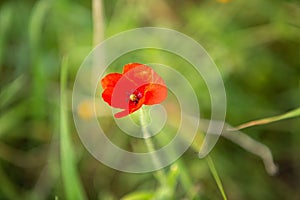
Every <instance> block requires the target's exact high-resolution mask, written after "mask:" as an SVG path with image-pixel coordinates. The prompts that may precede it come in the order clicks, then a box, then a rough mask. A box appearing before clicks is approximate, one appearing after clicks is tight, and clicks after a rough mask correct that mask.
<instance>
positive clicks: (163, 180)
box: [140, 107, 167, 185]
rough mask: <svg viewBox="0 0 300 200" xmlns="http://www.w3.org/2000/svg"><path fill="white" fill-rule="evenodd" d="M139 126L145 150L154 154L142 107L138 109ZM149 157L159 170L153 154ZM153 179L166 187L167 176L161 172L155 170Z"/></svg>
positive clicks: (156, 159)
mask: <svg viewBox="0 0 300 200" xmlns="http://www.w3.org/2000/svg"><path fill="white" fill-rule="evenodd" d="M140 124H141V127H142V132H143V136H144V138H145V143H146V146H147V149H148V151H149V153H151V152H154V151H155V148H154V144H153V142H152V140H151V138H150V133H149V131H148V129H147V121H146V114H145V109H144V108H143V107H142V108H141V109H140ZM151 156H152V161H153V163H154V165H155V166H156V167H157V168H159V167H160V166H161V163H160V161H159V159H158V158H157V157H156V156H155V155H154V154H151ZM155 177H156V178H157V179H158V181H159V182H160V183H161V184H162V185H166V183H167V176H166V174H165V173H164V171H163V170H157V171H156V172H155Z"/></svg>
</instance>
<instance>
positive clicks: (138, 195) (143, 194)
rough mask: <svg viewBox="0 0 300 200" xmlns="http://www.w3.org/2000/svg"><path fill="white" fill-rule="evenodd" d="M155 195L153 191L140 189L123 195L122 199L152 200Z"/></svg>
mask: <svg viewBox="0 0 300 200" xmlns="http://www.w3.org/2000/svg"><path fill="white" fill-rule="evenodd" d="M153 196H154V195H153V192H148V191H138V192H134V193H130V194H128V195H126V196H124V197H122V198H121V200H150V199H153Z"/></svg>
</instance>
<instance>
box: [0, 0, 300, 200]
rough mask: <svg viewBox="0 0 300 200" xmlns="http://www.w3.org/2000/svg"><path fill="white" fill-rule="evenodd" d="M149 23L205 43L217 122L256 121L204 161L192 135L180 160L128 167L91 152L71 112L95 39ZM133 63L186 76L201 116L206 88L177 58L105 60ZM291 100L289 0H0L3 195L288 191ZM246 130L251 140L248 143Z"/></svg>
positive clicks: (104, 120)
mask: <svg viewBox="0 0 300 200" xmlns="http://www.w3.org/2000/svg"><path fill="white" fill-rule="evenodd" d="M147 26H151V27H152V26H153V27H165V28H170V29H174V30H177V31H180V32H182V33H184V34H186V35H188V36H190V37H192V38H193V39H194V40H196V41H197V42H198V43H200V44H201V45H202V46H203V47H204V48H205V49H206V50H207V52H208V53H209V55H210V56H211V57H212V59H213V60H214V61H215V63H216V65H217V67H218V69H219V70H220V73H221V75H222V78H223V81H224V84H225V88H226V95H227V114H226V123H228V124H230V125H231V126H238V125H240V124H243V123H245V122H249V121H252V120H259V119H264V120H263V121H255V122H254V123H252V124H246V126H249V127H248V128H245V127H243V126H242V127H240V128H245V129H242V130H241V131H243V132H240V133H237V132H230V131H229V133H228V135H227V136H226V135H224V137H220V140H219V141H218V143H217V145H216V146H215V147H214V149H213V151H212V152H211V154H210V156H209V157H206V158H205V159H199V158H198V156H197V151H198V148H199V145H200V143H201V140H202V139H201V137H197V138H196V139H197V141H195V143H194V145H193V146H192V147H191V148H189V149H188V150H187V151H186V152H185V153H184V155H183V156H182V157H181V158H180V159H179V160H177V161H176V162H174V163H173V164H171V165H170V166H168V167H166V168H164V169H163V170H160V171H158V172H153V173H150V172H149V173H141V174H131V173H125V172H120V171H117V170H115V169H112V168H110V167H108V166H105V165H103V164H102V163H101V162H99V161H98V160H96V159H95V158H94V157H93V156H92V155H91V154H90V153H89V152H88V151H87V150H86V148H85V147H84V146H83V144H82V142H81V141H80V138H79V136H78V134H77V130H76V128H75V125H74V121H73V118H72V108H71V105H72V89H73V85H74V80H75V77H76V73H77V71H78V69H79V67H80V66H81V64H82V62H83V61H84V59H85V58H86V56H87V55H88V54H89V53H90V51H91V50H92V49H93V47H94V46H96V45H97V44H98V43H99V42H101V41H104V40H105V39H107V38H109V37H111V36H114V35H115V34H118V33H120V32H122V31H126V30H130V29H133V28H138V27H147ZM132 42H135V41H132ZM135 60H139V61H143V62H145V63H146V62H157V63H159V62H162V63H164V64H166V65H168V66H173V67H174V69H176V70H178V71H179V72H181V73H182V74H184V75H185V77H187V78H188V79H190V80H191V82H192V85H193V88H194V90H195V91H197V98H198V100H199V102H201V112H202V113H201V116H204V117H209V116H210V102H209V94H208V93H207V91H206V89H205V86H203V83H202V82H201V83H200V82H197V79H194V77H193V76H194V71H193V70H192V69H190V68H184V67H181V64H184V61H182V60H180V59H174V58H173V57H172V56H170V55H168V54H167V53H166V54H160V53H157V52H152V51H144V52H143V51H142V52H140V53H139V52H137V53H135V54H128V55H125V56H123V57H120V58H119V60H118V59H117V60H116V61H115V62H114V63H112V66H111V67H112V68H110V69H113V70H111V71H114V70H115V71H119V72H120V71H121V69H122V66H123V65H124V64H126V63H129V62H135ZM99 100H101V94H99ZM299 103H300V3H299V1H297V0H289V1H283V0H273V1H261V0H252V1H242V0H227V1H226V0H203V1H202V0H201V1H200V0H186V1H179V0H173V1H172V0H148V1H147V0H103V1H101V0H94V1H91V2H90V1H83V0H75V1H68V0H57V1H53V0H36V1H34V0H28V1H21V0H6V1H5V0H4V1H1V2H0V199H13V200H15V199H33V200H35V199H37V200H40V199H69V200H76V199H101V200H102V199H103V200H113V199H122V198H123V199H125V200H135V199H137V200H138V199H141V200H142V199H233V200H235V199H249V200H251V199H255V200H260V199H261V200H263V199H289V200H296V199H299V184H300V172H299V170H300V158H299V152H300V134H299V133H300V119H299V116H300V112H299V107H300V104H299ZM290 111H292V112H290ZM85 112H86V111H85ZM288 112H290V113H288ZM285 113H288V114H286V115H284V114H285ZM278 115H283V116H279V117H276V116H278ZM269 117H271V118H269ZM112 120H113V118H111V117H100V118H99V121H100V123H101V124H102V125H103V127H104V128H106V129H109V130H110V132H109V137H110V139H111V140H113V141H114V143H117V144H119V145H120V146H122V145H123V146H130V144H134V142H136V141H132V140H131V139H130V138H128V137H125V138H124V137H117V136H118V135H119V132H118V131H117V130H116V129H114V128H111V126H112V124H114V123H113V122H112ZM254 125H256V126H254ZM166 130H167V131H168V130H169V131H171V128H169V129H168V128H167V129H166ZM117 133H118V134H117ZM232 133H236V134H233V135H232ZM247 135H248V136H250V137H251V138H253V139H254V140H252V139H251V141H252V142H254V143H251V142H250V143H251V144H254V145H253V146H251V145H250V147H249V145H248V144H249V143H247V142H246V144H245V140H247V139H249V138H248V137H247ZM237 138H239V139H237ZM228 139H229V140H228ZM247 141H248V140H247ZM132 142H133V143H132ZM262 144H265V145H266V146H263V147H264V148H263V151H260V150H259V149H258V148H256V147H261V145H262ZM256 145H258V146H256ZM247 147H249V148H247ZM267 147H268V148H269V149H270V150H271V152H272V155H273V158H274V162H275V163H276V165H277V166H278V172H277V173H276V174H273V175H270V173H271V172H270V171H268V166H269V167H270V163H265V166H267V170H266V169H265V167H264V163H263V162H262V159H263V160H264V159H268V158H269V157H268V156H270V155H265V154H266V152H267V150H269V149H268V148H267ZM141 148H143V147H141ZM252 150H253V151H252ZM251 151H252V152H251ZM255 153H257V154H258V155H255ZM261 158H262V159H261ZM264 161H265V160H264ZM268 164H269V165H268ZM272 164H273V163H271V165H272Z"/></svg>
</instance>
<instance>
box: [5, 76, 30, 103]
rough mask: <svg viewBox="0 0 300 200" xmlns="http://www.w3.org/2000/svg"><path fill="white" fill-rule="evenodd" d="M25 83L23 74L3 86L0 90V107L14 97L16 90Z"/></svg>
mask: <svg viewBox="0 0 300 200" xmlns="http://www.w3.org/2000/svg"><path fill="white" fill-rule="evenodd" d="M24 84H25V78H24V76H23V75H21V76H19V77H18V78H16V79H15V80H13V81H12V82H11V83H10V84H8V85H7V86H5V87H4V88H3V89H2V90H1V92H0V100H1V101H0V108H3V107H5V106H7V105H8V104H9V103H10V102H11V101H12V100H13V99H14V97H16V95H17V94H18V92H19V91H20V90H21V89H22V87H23V86H24Z"/></svg>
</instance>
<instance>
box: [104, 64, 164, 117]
mask: <svg viewBox="0 0 300 200" xmlns="http://www.w3.org/2000/svg"><path fill="white" fill-rule="evenodd" d="M101 84H102V88H103V90H104V91H103V93H102V98H103V100H104V101H105V102H107V103H108V104H109V105H110V106H112V107H114V108H121V109H123V111H121V112H119V113H116V114H115V117H116V118H121V117H125V116H127V115H129V114H130V113H133V112H134V111H136V110H138V109H139V108H140V107H142V105H153V104H159V103H161V102H162V101H163V100H164V99H165V98H166V97H167V93H168V90H167V88H166V84H165V82H164V80H163V79H162V78H161V77H160V76H159V75H158V74H157V73H156V72H155V71H153V69H151V68H150V67H148V66H146V65H143V64H139V63H130V64H127V65H125V66H124V68H123V73H122V74H120V73H111V74H108V75H106V76H105V77H104V78H103V79H102V80H101Z"/></svg>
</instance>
